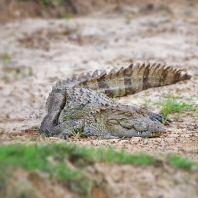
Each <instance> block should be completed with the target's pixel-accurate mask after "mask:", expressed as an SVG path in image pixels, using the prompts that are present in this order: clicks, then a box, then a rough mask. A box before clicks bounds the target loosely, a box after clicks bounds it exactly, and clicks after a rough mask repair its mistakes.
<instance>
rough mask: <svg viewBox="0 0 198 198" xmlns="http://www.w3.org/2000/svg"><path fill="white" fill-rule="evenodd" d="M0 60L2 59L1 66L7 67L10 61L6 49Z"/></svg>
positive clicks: (0, 55)
mask: <svg viewBox="0 0 198 198" xmlns="http://www.w3.org/2000/svg"><path fill="white" fill-rule="evenodd" d="M0 58H1V59H2V62H3V66H4V67H5V66H7V64H8V62H9V61H10V60H11V56H10V54H9V52H8V48H6V49H5V50H4V52H3V53H1V54H0Z"/></svg>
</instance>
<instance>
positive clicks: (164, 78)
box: [71, 63, 191, 98]
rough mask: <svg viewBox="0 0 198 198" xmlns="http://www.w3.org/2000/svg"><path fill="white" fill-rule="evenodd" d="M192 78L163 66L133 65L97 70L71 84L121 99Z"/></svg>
mask: <svg viewBox="0 0 198 198" xmlns="http://www.w3.org/2000/svg"><path fill="white" fill-rule="evenodd" d="M190 78H191V76H190V75H189V74H187V73H186V72H183V71H182V70H178V69H174V68H173V67H170V66H166V65H162V64H156V63H154V64H150V63H146V64H145V63H143V64H133V63H132V64H131V65H129V66H128V67H127V68H123V67H122V68H121V69H120V70H118V71H116V70H114V69H113V70H111V71H110V72H109V73H106V71H102V72H101V73H100V74H99V72H98V71H97V70H96V71H95V72H94V73H93V74H92V75H91V74H90V73H87V74H86V75H84V76H79V78H78V79H76V78H75V79H73V80H71V82H73V83H74V84H75V86H76V87H84V88H89V89H92V90H96V91H98V92H101V93H104V94H106V95H107V96H109V97H111V98H114V97H121V96H126V95H131V94H134V93H137V92H140V91H142V90H145V89H148V88H152V87H160V86H164V85H170V84H174V83H176V82H179V81H183V80H187V79H190Z"/></svg>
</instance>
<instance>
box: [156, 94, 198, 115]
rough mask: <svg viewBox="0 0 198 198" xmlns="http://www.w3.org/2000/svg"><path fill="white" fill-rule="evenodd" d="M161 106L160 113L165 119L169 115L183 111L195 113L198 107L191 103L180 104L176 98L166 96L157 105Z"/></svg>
mask: <svg viewBox="0 0 198 198" xmlns="http://www.w3.org/2000/svg"><path fill="white" fill-rule="evenodd" d="M157 104H158V105H160V106H161V111H160V113H161V114H162V115H163V116H164V117H165V118H167V117H168V115H169V114H170V113H173V112H176V113H179V114H180V113H182V112H184V111H196V110H197V109H198V107H197V106H196V105H195V104H193V103H186V102H182V101H181V100H180V99H179V98H178V97H176V96H173V95H171V94H168V95H167V96H166V97H163V98H161V99H160V100H159V102H158V103H157Z"/></svg>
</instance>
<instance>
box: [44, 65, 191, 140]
mask: <svg viewBox="0 0 198 198" xmlns="http://www.w3.org/2000/svg"><path fill="white" fill-rule="evenodd" d="M190 78H191V75H189V74H188V73H186V72H184V71H182V70H179V69H175V68H174V67H172V66H167V65H164V64H160V63H158V64H157V63H153V64H151V63H142V64H139V63H137V64H134V63H132V64H131V65H129V66H128V67H126V68H124V67H122V68H120V69H119V70H115V69H113V70H111V71H110V72H109V73H107V72H106V71H102V72H100V73H99V72H98V70H96V71H95V72H93V74H91V73H87V74H86V75H83V74H82V75H80V76H79V77H76V76H74V77H72V78H68V79H67V80H63V81H59V82H57V83H56V84H55V85H54V86H53V87H52V91H51V93H50V94H49V96H48V99H47V102H46V108H47V115H46V116H45V117H44V119H43V121H42V123H41V127H40V132H41V133H42V134H45V135H46V136H49V137H60V138H64V139H67V138H68V137H69V136H70V135H71V134H73V133H74V132H77V131H78V132H80V133H81V134H82V135H85V136H98V137H103V138H115V137H117V138H119V137H158V136H161V135H163V134H164V133H165V132H166V128H165V126H164V124H162V123H163V120H164V117H163V116H162V115H159V114H156V113H153V112H151V111H149V110H147V109H145V108H140V107H134V106H130V105H124V104H121V103H118V102H116V101H115V100H114V99H113V98H117V97H122V96H127V95H131V94H135V93H137V92H140V91H142V90H145V89H148V88H152V87H161V86H164V85H170V84H174V83H177V82H179V81H183V80H188V79H190ZM169 121H170V120H168V119H167V120H166V121H165V124H168V123H169Z"/></svg>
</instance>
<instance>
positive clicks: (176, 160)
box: [168, 155, 198, 170]
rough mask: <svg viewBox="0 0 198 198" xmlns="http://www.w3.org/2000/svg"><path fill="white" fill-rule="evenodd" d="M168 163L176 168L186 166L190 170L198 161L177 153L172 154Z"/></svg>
mask: <svg viewBox="0 0 198 198" xmlns="http://www.w3.org/2000/svg"><path fill="white" fill-rule="evenodd" d="M168 164H169V165H170V166H172V167H176V168H184V169H187V170H190V169H191V168H192V167H193V166H197V165H198V163H197V162H192V161H189V160H186V159H185V158H182V157H179V156H177V155H170V156H169V159H168Z"/></svg>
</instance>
